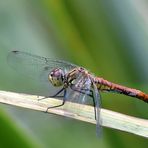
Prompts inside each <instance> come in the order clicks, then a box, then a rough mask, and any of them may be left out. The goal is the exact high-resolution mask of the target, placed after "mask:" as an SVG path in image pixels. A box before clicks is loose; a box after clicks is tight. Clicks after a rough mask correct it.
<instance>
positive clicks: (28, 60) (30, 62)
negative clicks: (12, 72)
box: [7, 51, 77, 78]
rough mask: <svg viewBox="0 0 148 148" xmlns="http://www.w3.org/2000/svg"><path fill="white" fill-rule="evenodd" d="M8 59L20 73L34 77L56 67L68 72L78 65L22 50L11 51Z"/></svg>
mask: <svg viewBox="0 0 148 148" xmlns="http://www.w3.org/2000/svg"><path fill="white" fill-rule="evenodd" d="M7 61H8V63H9V65H10V66H12V67H13V68H14V69H16V70H17V71H18V72H19V73H22V74H27V75H28V76H31V77H33V78H36V77H39V76H40V75H41V74H42V73H43V72H45V73H49V72H50V71H52V70H53V69H54V68H61V69H62V70H64V71H65V72H67V71H69V70H71V69H73V68H75V67H77V66H76V65H74V64H71V63H68V62H65V61H60V60H53V59H50V58H45V57H41V56H37V55H33V54H30V53H26V52H22V51H12V52H10V53H9V55H8V57H7Z"/></svg>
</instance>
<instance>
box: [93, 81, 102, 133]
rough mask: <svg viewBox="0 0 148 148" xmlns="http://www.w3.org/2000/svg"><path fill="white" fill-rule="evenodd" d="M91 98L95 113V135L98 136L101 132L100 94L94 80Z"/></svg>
mask: <svg viewBox="0 0 148 148" xmlns="http://www.w3.org/2000/svg"><path fill="white" fill-rule="evenodd" d="M93 99H94V107H95V114H96V133H97V136H100V135H101V133H102V128H101V126H100V125H101V119H100V109H101V95H100V93H99V91H98V89H97V86H96V84H95V83H94V82H93Z"/></svg>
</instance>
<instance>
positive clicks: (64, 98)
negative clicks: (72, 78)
mask: <svg viewBox="0 0 148 148" xmlns="http://www.w3.org/2000/svg"><path fill="white" fill-rule="evenodd" d="M58 94H59V93H58ZM66 95H67V92H66V89H64V96H63V102H62V104H59V105H55V106H49V107H47V109H46V111H45V112H46V113H47V112H48V109H51V108H56V107H60V106H63V105H64V104H65V101H66V100H67V96H66Z"/></svg>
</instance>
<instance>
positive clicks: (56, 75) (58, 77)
mask: <svg viewBox="0 0 148 148" xmlns="http://www.w3.org/2000/svg"><path fill="white" fill-rule="evenodd" d="M48 80H49V81H50V82H51V83H52V85H53V86H57V87H58V86H61V85H63V84H64V71H63V70H62V69H60V68H56V69H53V70H52V71H51V72H50V73H49V75H48Z"/></svg>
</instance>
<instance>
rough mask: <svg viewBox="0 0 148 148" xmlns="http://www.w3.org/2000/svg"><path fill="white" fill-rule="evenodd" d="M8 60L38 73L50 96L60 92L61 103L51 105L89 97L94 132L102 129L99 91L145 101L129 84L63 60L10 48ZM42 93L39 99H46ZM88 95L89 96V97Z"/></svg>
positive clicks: (22, 69)
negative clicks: (117, 82)
mask: <svg viewBox="0 0 148 148" xmlns="http://www.w3.org/2000/svg"><path fill="white" fill-rule="evenodd" d="M7 59H8V63H9V65H11V66H12V67H13V68H14V69H16V70H17V71H19V72H21V73H23V74H24V73H26V72H27V74H28V75H30V76H32V77H35V76H36V77H37V78H38V77H40V78H41V79H43V80H44V82H45V83H46V84H48V86H49V96H48V97H55V98H56V97H57V96H59V95H60V94H62V95H61V96H60V97H62V103H61V104H59V105H56V106H49V107H48V108H47V110H46V111H48V109H50V108H54V107H60V106H64V104H65V102H66V101H69V102H76V103H81V104H87V101H90V100H91V101H92V105H93V106H94V115H95V120H96V128H97V133H100V131H101V119H100V109H101V95H100V92H113V93H119V94H123V95H127V96H131V97H134V98H137V99H139V100H142V101H144V102H146V103H148V94H146V93H144V92H142V91H140V90H137V89H133V88H129V87H125V86H122V85H119V84H115V83H112V82H110V81H108V80H105V79H103V78H101V77H96V76H94V75H93V74H92V73H90V72H89V71H88V70H87V69H85V68H83V67H80V66H77V65H75V64H72V63H69V62H67V61H62V60H54V59H50V58H45V57H41V56H38V55H33V54H30V53H27V52H23V51H11V52H10V53H9V54H8V58H7ZM48 97H44V98H42V99H46V98H48ZM88 99H89V100H88Z"/></svg>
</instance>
